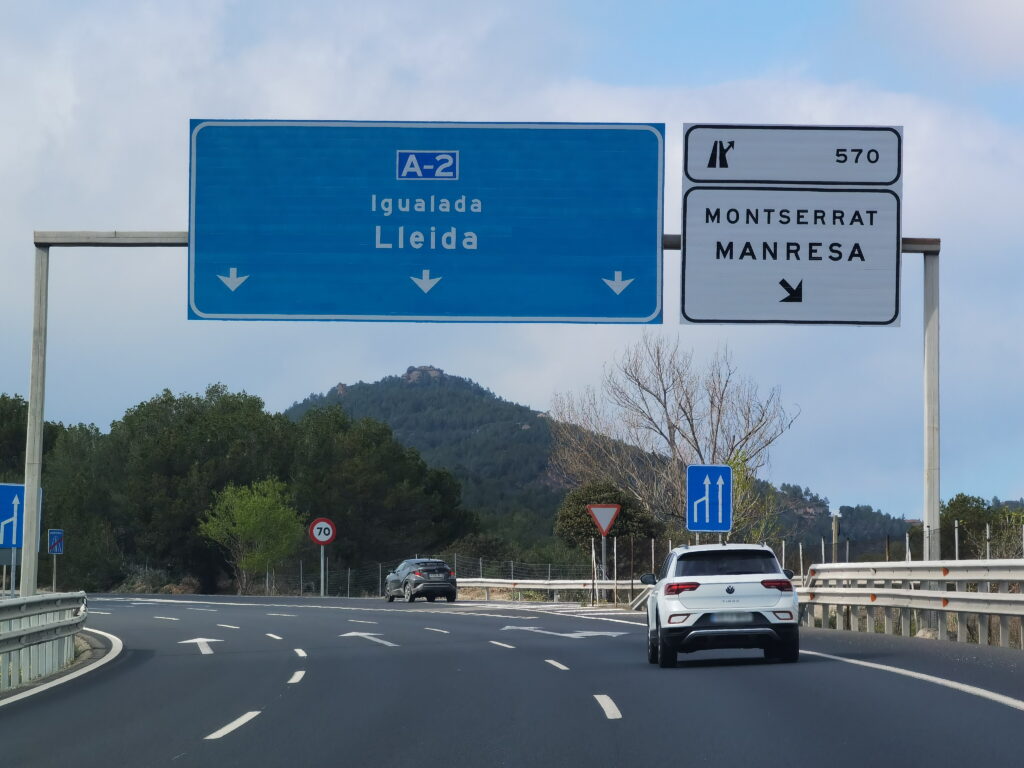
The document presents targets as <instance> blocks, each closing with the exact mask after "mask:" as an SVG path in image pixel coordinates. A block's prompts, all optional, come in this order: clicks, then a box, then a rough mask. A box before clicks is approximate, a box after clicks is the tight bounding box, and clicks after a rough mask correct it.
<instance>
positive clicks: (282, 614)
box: [267, 613, 295, 617]
mask: <svg viewBox="0 0 1024 768" xmlns="http://www.w3.org/2000/svg"><path fill="white" fill-rule="evenodd" d="M267 616H291V617H294V616H295V614H294V613H268V614H267Z"/></svg>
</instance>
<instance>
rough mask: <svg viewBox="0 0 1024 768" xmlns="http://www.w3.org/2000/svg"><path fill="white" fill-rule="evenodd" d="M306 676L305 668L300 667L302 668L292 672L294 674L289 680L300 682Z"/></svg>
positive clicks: (290, 681)
mask: <svg viewBox="0 0 1024 768" xmlns="http://www.w3.org/2000/svg"><path fill="white" fill-rule="evenodd" d="M305 676H306V673H305V672H304V671H303V670H301V669H300V670H298V671H296V672H294V673H292V676H291V678H290V679H289V680H288V682H289V683H297V682H299V680H301V679H302V678H303V677H305Z"/></svg>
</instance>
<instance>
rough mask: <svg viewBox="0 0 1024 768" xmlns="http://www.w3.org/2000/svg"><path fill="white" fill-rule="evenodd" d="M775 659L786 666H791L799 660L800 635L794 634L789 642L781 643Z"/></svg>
mask: <svg viewBox="0 0 1024 768" xmlns="http://www.w3.org/2000/svg"><path fill="white" fill-rule="evenodd" d="M777 658H778V660H779V661H782V662H785V663H786V664H793V663H795V662H797V661H799V660H800V635H798V634H795V633H794V635H793V637H791V638H790V639H789V640H786V641H785V642H782V643H780V644H779V647H778V655H777Z"/></svg>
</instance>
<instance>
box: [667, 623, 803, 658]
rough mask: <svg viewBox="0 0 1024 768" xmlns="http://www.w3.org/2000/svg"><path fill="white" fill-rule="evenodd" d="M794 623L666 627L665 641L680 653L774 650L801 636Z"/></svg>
mask: <svg viewBox="0 0 1024 768" xmlns="http://www.w3.org/2000/svg"><path fill="white" fill-rule="evenodd" d="M798 631H799V630H798V628H797V625H796V624H795V623H793V624H788V623H787V624H768V623H764V624H760V623H759V624H745V625H737V626H730V627H714V628H712V627H707V626H703V627H678V628H667V627H666V628H662V630H661V639H662V640H663V641H664V642H665V644H666V645H669V646H670V647H673V648H675V649H676V650H677V651H679V652H680V653H690V652H691V651H704V650H709V649H712V648H770V647H772V646H775V645H778V644H779V643H785V642H791V641H792V640H793V639H794V638H796V637H797V633H798Z"/></svg>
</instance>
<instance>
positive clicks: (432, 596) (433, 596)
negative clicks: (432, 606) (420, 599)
mask: <svg viewBox="0 0 1024 768" xmlns="http://www.w3.org/2000/svg"><path fill="white" fill-rule="evenodd" d="M434 598H435V595H427V602H428V603H432V602H434Z"/></svg>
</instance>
